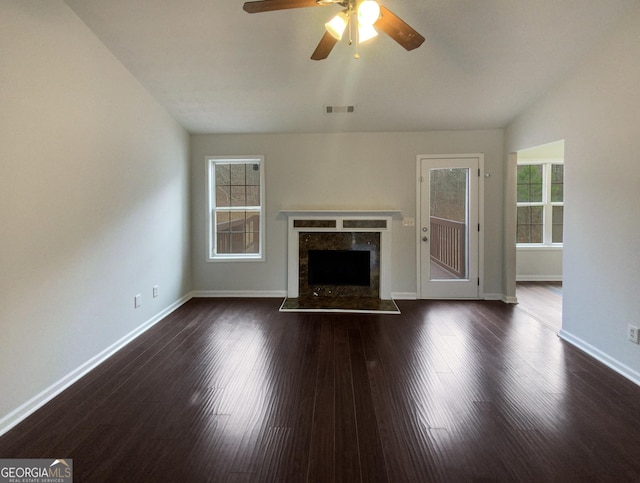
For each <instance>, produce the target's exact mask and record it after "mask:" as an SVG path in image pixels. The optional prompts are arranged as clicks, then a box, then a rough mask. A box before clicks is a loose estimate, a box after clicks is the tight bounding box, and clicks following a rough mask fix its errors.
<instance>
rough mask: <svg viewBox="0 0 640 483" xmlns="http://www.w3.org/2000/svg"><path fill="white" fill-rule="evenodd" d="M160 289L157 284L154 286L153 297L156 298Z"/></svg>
mask: <svg viewBox="0 0 640 483" xmlns="http://www.w3.org/2000/svg"><path fill="white" fill-rule="evenodd" d="M158 290H159V287H158V286H157V285H154V286H153V298H156V297H157V296H158Z"/></svg>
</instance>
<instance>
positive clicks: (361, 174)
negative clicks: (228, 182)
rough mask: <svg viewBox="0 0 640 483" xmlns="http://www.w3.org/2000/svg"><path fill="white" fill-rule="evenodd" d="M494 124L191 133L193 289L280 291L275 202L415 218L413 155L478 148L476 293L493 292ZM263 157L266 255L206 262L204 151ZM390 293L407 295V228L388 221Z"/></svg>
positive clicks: (498, 227)
mask: <svg viewBox="0 0 640 483" xmlns="http://www.w3.org/2000/svg"><path fill="white" fill-rule="evenodd" d="M503 141H504V137H503V131H502V130H488V131H438V132H422V133H344V134H259V135H258V134H246V135H243V134H238V135H213V134H212V135H194V136H192V144H191V153H192V155H191V159H192V206H193V210H192V211H193V262H194V263H193V276H194V289H195V290H197V291H205V292H224V291H236V292H243V293H248V294H250V293H256V294H259V293H260V292H263V293H264V292H276V293H278V292H282V293H284V291H285V290H286V251H287V246H286V235H287V228H286V219H285V218H284V216H283V215H279V211H280V210H282V209H292V208H316V209H351V208H353V209H377V208H387V209H399V210H402V214H403V216H405V217H413V218H415V216H416V213H415V211H416V163H417V160H416V157H417V155H419V154H446V153H449V154H458V153H475V152H482V153H484V154H485V169H486V171H487V172H489V173H491V177H490V178H486V185H485V192H486V200H485V217H486V224H485V225H486V226H485V236H486V245H485V247H486V248H485V277H484V282H485V293H488V294H494V295H495V294H497V295H500V294H501V293H502V235H501V234H502V200H503V196H502V185H503V179H502V157H503ZM241 154H264V155H265V176H266V184H267V186H266V198H267V212H266V216H267V240H266V251H267V261H266V262H264V263H248V262H240V263H207V262H205V257H206V251H205V250H206V243H205V242H206V217H207V212H206V168H205V157H206V156H208V155H241ZM392 273H393V275H392V281H391V291H392V293H394V294H402V295H404V296H407V295H409V296H411V295H412V296H413V297H415V294H416V232H415V228H413V227H411V228H409V227H403V226H402V221H401V220H400V219H397V220H395V221H394V225H393V269H392Z"/></svg>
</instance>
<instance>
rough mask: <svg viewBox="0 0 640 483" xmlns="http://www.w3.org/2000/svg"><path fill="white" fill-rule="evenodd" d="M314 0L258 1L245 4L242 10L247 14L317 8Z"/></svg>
mask: <svg viewBox="0 0 640 483" xmlns="http://www.w3.org/2000/svg"><path fill="white" fill-rule="evenodd" d="M318 5H320V4H318V3H317V2H316V0H260V1H257V2H245V4H244V6H243V7H242V9H243V10H244V11H245V12H249V13H260V12H270V11H272V10H286V9H288V8H302V7H317V6H318Z"/></svg>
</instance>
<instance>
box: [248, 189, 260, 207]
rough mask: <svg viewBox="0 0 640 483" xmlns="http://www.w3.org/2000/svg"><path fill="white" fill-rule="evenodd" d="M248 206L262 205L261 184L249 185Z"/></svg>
mask: <svg viewBox="0 0 640 483" xmlns="http://www.w3.org/2000/svg"><path fill="white" fill-rule="evenodd" d="M246 206H260V186H247V204H246Z"/></svg>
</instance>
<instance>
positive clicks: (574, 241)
mask: <svg viewBox="0 0 640 483" xmlns="http://www.w3.org/2000/svg"><path fill="white" fill-rule="evenodd" d="M638 32H640V5H638V7H634V9H633V11H631V12H630V13H629V15H628V16H627V17H626V19H625V20H624V22H623V24H622V25H621V26H620V27H619V28H618V29H617V30H616V31H615V32H614V33H613V34H612V35H611V36H610V37H609V38H607V39H605V41H603V43H602V44H601V45H600V46H599V47H598V49H597V50H596V51H594V52H593V53H592V55H591V56H590V57H589V59H588V60H587V61H585V63H584V64H583V65H582V66H581V68H580V69H578V70H577V71H576V72H574V73H573V74H572V75H570V76H568V78H567V79H566V80H565V81H563V82H562V83H560V84H559V85H558V86H556V88H554V89H553V90H551V91H550V92H549V93H548V94H547V95H546V96H545V97H544V98H542V99H541V100H540V101H538V102H537V103H536V104H535V105H533V106H531V108H529V109H528V110H527V111H526V112H524V113H523V114H522V115H521V116H520V117H519V118H518V119H516V120H515V121H514V122H513V123H512V124H511V125H510V126H509V127H508V129H507V131H506V143H505V145H506V149H507V150H508V152H512V151H517V150H520V149H522V148H525V147H530V146H535V145H539V144H543V143H545V142H549V141H553V140H556V139H564V140H565V172H566V184H565V228H564V230H565V231H564V260H563V278H564V287H563V302H564V303H563V305H564V310H563V332H562V335H563V336H564V337H565V338H566V339H568V340H570V341H571V342H573V343H575V344H577V345H579V346H580V347H582V348H584V349H585V350H589V351H590V352H591V353H592V354H594V355H596V356H597V357H599V358H600V359H601V360H603V361H605V362H606V363H608V364H610V365H611V366H613V367H615V368H616V369H618V370H619V371H620V372H622V373H624V374H625V375H627V376H628V377H630V378H632V379H635V380H636V381H637V382H639V383H640V346H639V345H635V344H632V343H630V342H627V340H626V328H627V324H628V323H633V324H635V325H640V316H639V315H638V314H640V297H639V294H640V277H639V274H640V255H639V254H638V253H639V252H638V242H637V241H638V238H639V237H640V216H638V206H640V189H639V186H640V136H639V135H638V134H639V131H638V130H639V128H640V89H639V88H638V86H640V35H638ZM511 228H512V227H511Z"/></svg>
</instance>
